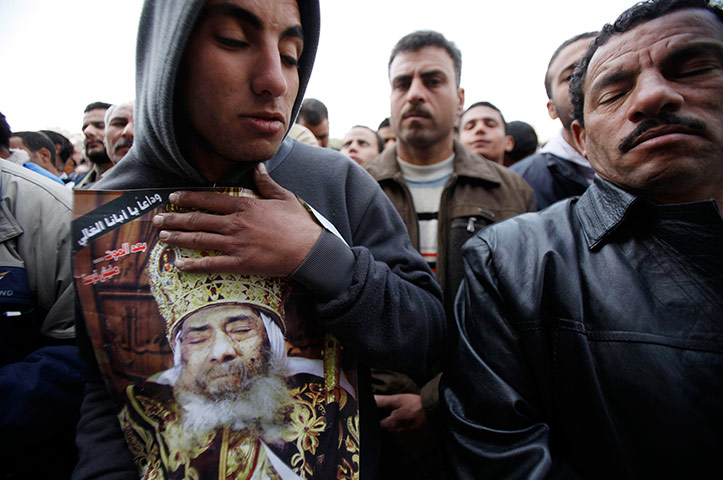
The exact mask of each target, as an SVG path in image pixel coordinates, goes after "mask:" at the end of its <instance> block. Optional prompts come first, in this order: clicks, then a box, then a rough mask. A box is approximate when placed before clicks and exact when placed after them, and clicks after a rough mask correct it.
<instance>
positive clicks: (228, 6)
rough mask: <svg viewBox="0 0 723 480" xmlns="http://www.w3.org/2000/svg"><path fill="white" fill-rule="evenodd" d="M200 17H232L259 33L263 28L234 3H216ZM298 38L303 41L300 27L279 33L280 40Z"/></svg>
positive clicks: (253, 15) (295, 26)
mask: <svg viewBox="0 0 723 480" xmlns="http://www.w3.org/2000/svg"><path fill="white" fill-rule="evenodd" d="M201 15H202V16H204V17H205V16H211V15H219V16H222V17H232V18H235V19H236V20H238V21H239V22H243V23H245V24H247V25H249V26H251V28H253V29H254V30H258V31H261V30H263V29H264V28H265V25H264V22H263V21H262V20H261V19H260V18H259V17H258V16H257V15H256V14H255V13H253V12H250V11H249V10H246V9H245V8H243V7H240V6H238V5H236V4H234V3H228V2H224V3H218V4H216V5H212V6H210V7H208V8H206V9H204V10H203V13H202V14H201ZM289 37H292V38H294V37H295V38H299V39H301V40H303V39H304V31H303V29H302V28H301V25H293V26H291V27H289V28H287V29H286V30H284V31H283V32H282V33H281V37H280V38H281V39H282V40H283V39H285V38H289Z"/></svg>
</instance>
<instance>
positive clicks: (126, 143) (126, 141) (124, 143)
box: [113, 137, 133, 152]
mask: <svg viewBox="0 0 723 480" xmlns="http://www.w3.org/2000/svg"><path fill="white" fill-rule="evenodd" d="M132 146H133V139H132V138H126V137H123V138H121V139H120V140H118V141H117V142H115V145H113V151H114V152H115V151H116V150H118V149H121V148H125V147H132Z"/></svg>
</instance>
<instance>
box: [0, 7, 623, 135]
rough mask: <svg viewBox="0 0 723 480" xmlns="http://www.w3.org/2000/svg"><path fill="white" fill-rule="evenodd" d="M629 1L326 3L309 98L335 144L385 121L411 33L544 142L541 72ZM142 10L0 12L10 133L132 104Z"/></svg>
mask: <svg viewBox="0 0 723 480" xmlns="http://www.w3.org/2000/svg"><path fill="white" fill-rule="evenodd" d="M634 3H635V2H634V1H633V0H606V1H597V0H550V1H540V0H517V1H514V2H503V1H495V2H491V1H485V0H481V1H478V2H471V1H469V0H444V1H442V2H440V1H439V0H367V1H365V2H359V1H356V0H321V12H322V33H321V44H320V48H319V52H318V55H317V60H316V64H315V67H314V73H313V76H312V79H311V83H310V84H309V88H308V90H307V97H314V98H318V99H319V100H321V101H322V102H324V103H325V104H326V105H327V107H328V108H329V121H330V128H331V135H332V137H341V136H343V135H344V133H345V132H346V131H347V130H348V129H349V128H351V127H352V126H353V125H356V124H363V125H368V126H370V127H372V128H376V126H377V125H378V124H379V122H380V121H381V120H382V119H383V118H384V117H386V116H388V114H389V83H388V79H387V61H388V58H389V52H390V51H391V48H392V47H393V46H394V44H395V43H396V42H397V40H399V38H401V37H402V36H404V35H406V34H407V33H409V32H411V31H414V30H419V29H432V30H437V31H439V32H441V33H443V34H444V35H445V36H446V37H447V38H448V39H450V40H452V41H454V42H455V43H456V44H457V46H458V47H459V48H460V50H461V51H462V59H463V61H462V87H463V88H464V89H465V90H466V100H467V102H466V103H467V104H471V103H474V102H476V101H480V100H486V101H489V102H492V103H494V104H495V105H497V106H498V107H499V108H500V109H501V110H502V112H503V113H504V115H505V117H506V119H507V120H524V121H527V122H529V123H531V124H532V125H533V126H534V127H535V128H536V129H537V131H538V135H539V136H540V137H541V138H542V139H546V138H548V137H549V136H550V135H551V134H552V133H554V132H555V131H556V130H557V128H558V126H559V123H557V122H553V121H551V120H550V119H549V118H548V117H547V110H546V108H545V102H546V101H547V97H546V96H545V89H544V85H543V78H544V72H545V69H546V68H547V62H548V61H549V58H550V55H551V54H552V52H553V51H554V50H555V48H557V46H558V45H559V44H560V43H562V42H563V41H564V40H566V39H567V38H569V37H571V36H573V35H576V34H578V33H582V32H585V31H589V30H597V29H599V28H600V27H601V26H602V25H603V24H604V23H606V22H611V21H613V20H614V19H615V17H617V15H618V14H620V13H621V12H622V11H623V10H625V9H626V8H628V7H629V6H631V5H633V4H634ZM141 5H142V1H141V0H123V1H122V2H120V1H117V0H63V1H58V0H0V18H2V19H3V26H2V28H0V45H2V51H3V55H2V60H3V68H2V74H1V75H0V112H2V113H4V114H5V116H6V117H7V120H8V122H9V123H10V126H11V127H12V129H13V130H17V131H19V130H40V129H46V128H47V129H63V130H66V131H70V132H79V131H80V126H81V121H82V116H83V108H84V107H85V105H87V104H88V103H90V102H93V101H97V100H100V101H106V102H109V103H119V102H123V101H126V100H129V99H132V98H133V96H134V67H135V61H134V58H135V38H136V28H137V25H138V17H139V15H140V11H141Z"/></svg>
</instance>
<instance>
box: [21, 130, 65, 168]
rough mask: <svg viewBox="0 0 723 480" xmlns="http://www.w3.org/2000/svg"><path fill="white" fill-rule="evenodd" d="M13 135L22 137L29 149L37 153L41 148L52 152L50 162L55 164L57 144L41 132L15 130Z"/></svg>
mask: <svg viewBox="0 0 723 480" xmlns="http://www.w3.org/2000/svg"><path fill="white" fill-rule="evenodd" d="M12 136H13V137H20V138H22V139H23V143H24V144H25V146H26V147H28V150H30V151H31V152H33V153H35V152H37V151H38V150H40V149H41V148H44V149H46V150H47V151H48V152H50V162H51V163H52V164H53V165H55V144H54V143H53V142H52V140H50V139H49V138H48V137H46V136H45V135H43V134H42V133H40V132H13V134H12Z"/></svg>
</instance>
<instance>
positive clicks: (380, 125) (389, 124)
mask: <svg viewBox="0 0 723 480" xmlns="http://www.w3.org/2000/svg"><path fill="white" fill-rule="evenodd" d="M391 126H392V124H391V123H390V122H389V117H387V118H385V119H384V120H382V123H380V124H379V126H378V127H377V131H379V130H381V129H382V128H384V127H391Z"/></svg>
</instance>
